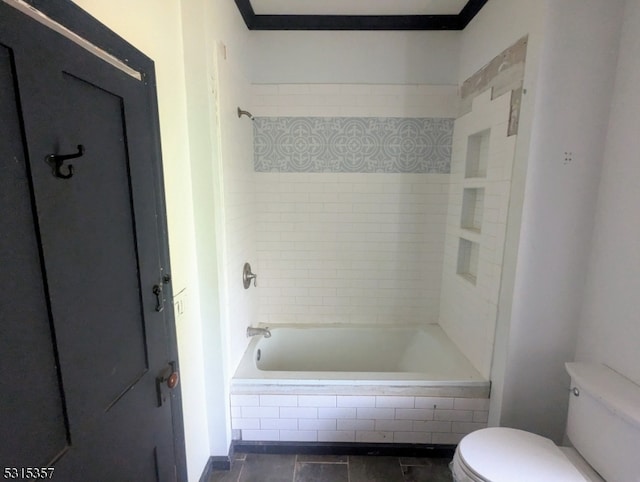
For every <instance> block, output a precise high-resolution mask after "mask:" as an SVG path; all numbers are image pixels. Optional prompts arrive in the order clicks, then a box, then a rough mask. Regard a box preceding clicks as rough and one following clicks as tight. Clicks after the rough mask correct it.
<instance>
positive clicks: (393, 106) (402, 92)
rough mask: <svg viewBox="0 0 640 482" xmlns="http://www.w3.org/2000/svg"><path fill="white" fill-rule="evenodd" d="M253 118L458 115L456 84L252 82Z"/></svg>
mask: <svg viewBox="0 0 640 482" xmlns="http://www.w3.org/2000/svg"><path fill="white" fill-rule="evenodd" d="M252 89H253V96H252V106H251V108H252V109H253V110H252V113H253V115H254V116H256V117H444V118H455V117H457V115H458V109H459V102H460V101H459V98H458V87H457V86H456V85H381V84H377V85H374V84H254V85H253V87H252Z"/></svg>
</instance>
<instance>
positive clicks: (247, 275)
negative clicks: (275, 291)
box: [242, 263, 258, 290]
mask: <svg viewBox="0 0 640 482" xmlns="http://www.w3.org/2000/svg"><path fill="white" fill-rule="evenodd" d="M251 280H253V286H256V287H257V286H258V275H257V274H254V273H252V272H251V265H250V264H249V263H245V264H244V267H243V268H242V285H243V286H244V289H245V290H248V289H249V286H251Z"/></svg>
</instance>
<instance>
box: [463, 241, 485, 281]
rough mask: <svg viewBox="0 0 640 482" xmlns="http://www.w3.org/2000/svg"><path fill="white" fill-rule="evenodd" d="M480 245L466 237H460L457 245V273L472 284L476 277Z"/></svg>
mask: <svg viewBox="0 0 640 482" xmlns="http://www.w3.org/2000/svg"><path fill="white" fill-rule="evenodd" d="M479 252H480V245H479V244H478V243H475V242H473V241H469V240H468V239H464V238H460V243H459V245H458V274H459V275H460V276H462V277H463V278H464V279H466V280H467V281H469V282H470V283H472V284H474V285H475V284H476V280H477V278H478V257H479Z"/></svg>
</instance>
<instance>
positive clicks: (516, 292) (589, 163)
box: [494, 0, 622, 442]
mask: <svg viewBox="0 0 640 482" xmlns="http://www.w3.org/2000/svg"><path fill="white" fill-rule="evenodd" d="M620 6H621V3H620V2H611V1H605V0H588V1H585V0H566V1H563V2H553V1H552V2H548V4H547V7H546V17H545V24H544V37H543V46H542V50H541V54H540V61H539V62H540V63H539V75H538V78H537V80H536V82H537V93H536V96H535V116H534V118H533V124H532V127H531V147H530V151H529V160H528V172H527V176H526V186H525V190H524V203H523V211H522V225H521V231H520V242H519V245H518V259H517V268H516V272H515V281H514V285H513V286H514V288H513V305H512V310H511V313H510V315H511V317H510V318H511V319H510V325H509V331H508V335H507V337H506V340H507V342H508V345H507V346H503V347H502V349H503V350H505V351H506V360H505V363H504V366H505V367H506V369H505V376H504V385H503V390H502V393H501V394H498V395H501V400H500V402H501V403H502V407H501V414H500V418H499V422H500V423H501V424H502V425H507V426H514V427H517V428H522V429H525V430H531V431H534V432H536V433H539V434H542V435H545V436H547V437H550V438H552V439H554V440H555V441H557V442H559V441H560V440H561V439H562V436H563V432H564V424H565V419H566V408H567V403H568V399H567V398H568V395H567V394H568V392H567V386H568V383H569V379H568V376H567V375H566V373H565V370H564V362H566V361H569V360H572V359H573V358H574V351H575V341H576V336H577V329H578V323H577V322H578V318H579V315H580V307H581V301H582V292H583V287H584V280H585V276H586V266H587V260H588V253H589V246H590V241H591V233H592V229H593V212H594V209H595V206H596V197H597V186H598V181H599V177H600V170H601V163H602V155H603V149H604V139H605V135H606V128H607V122H608V112H609V102H610V98H611V97H610V92H611V88H612V85H613V72H614V70H615V65H616V54H615V52H616V48H617V42H618V37H619V28H620V22H621V19H622V9H621V8H620ZM525 87H526V85H525ZM565 153H570V154H568V155H567V154H565ZM494 395H495V394H494Z"/></svg>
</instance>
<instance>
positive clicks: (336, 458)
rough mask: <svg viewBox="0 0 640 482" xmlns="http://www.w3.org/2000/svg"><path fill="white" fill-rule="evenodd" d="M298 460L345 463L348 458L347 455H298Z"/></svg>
mask: <svg viewBox="0 0 640 482" xmlns="http://www.w3.org/2000/svg"><path fill="white" fill-rule="evenodd" d="M297 460H298V462H319V463H325V464H327V463H332V464H346V463H347V462H348V460H349V457H348V456H347V455H311V454H309V455H302V454H301V455H298V459H297Z"/></svg>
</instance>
